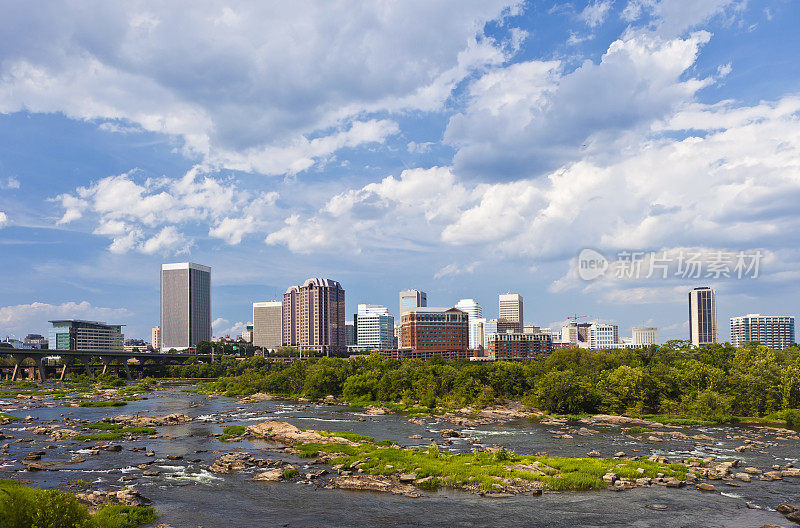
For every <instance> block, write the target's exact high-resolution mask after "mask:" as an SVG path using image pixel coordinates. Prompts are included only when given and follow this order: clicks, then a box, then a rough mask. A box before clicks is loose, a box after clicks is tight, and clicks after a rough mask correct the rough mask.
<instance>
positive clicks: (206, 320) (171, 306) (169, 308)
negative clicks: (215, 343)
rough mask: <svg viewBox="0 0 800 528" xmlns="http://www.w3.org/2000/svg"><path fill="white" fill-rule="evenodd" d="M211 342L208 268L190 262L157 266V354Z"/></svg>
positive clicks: (209, 274)
mask: <svg viewBox="0 0 800 528" xmlns="http://www.w3.org/2000/svg"><path fill="white" fill-rule="evenodd" d="M200 341H211V268H209V267H208V266H201V265H200V264H194V263H192V262H180V263H175V264H163V265H162V266H161V350H170V349H172V348H174V349H177V350H185V349H187V348H191V347H194V346H196V345H197V343H199V342H200Z"/></svg>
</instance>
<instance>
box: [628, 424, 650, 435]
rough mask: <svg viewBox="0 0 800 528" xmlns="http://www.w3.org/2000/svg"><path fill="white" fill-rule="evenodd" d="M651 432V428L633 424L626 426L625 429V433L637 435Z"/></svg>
mask: <svg viewBox="0 0 800 528" xmlns="http://www.w3.org/2000/svg"><path fill="white" fill-rule="evenodd" d="M651 432H652V429H648V428H647V427H641V426H639V425H634V426H633V427H628V428H627V429H625V434H626V435H638V434H644V433H651Z"/></svg>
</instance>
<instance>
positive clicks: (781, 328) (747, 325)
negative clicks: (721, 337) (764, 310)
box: [731, 314, 795, 350]
mask: <svg viewBox="0 0 800 528" xmlns="http://www.w3.org/2000/svg"><path fill="white" fill-rule="evenodd" d="M751 341H758V342H759V343H761V344H762V345H764V346H767V347H769V348H772V349H774V350H783V349H784V348H786V347H788V346H791V345H792V344H794V342H795V341H794V317H792V316H790V315H761V314H747V315H742V316H739V317H731V344H732V345H733V346H735V347H740V346H744V345H746V344H747V343H750V342H751Z"/></svg>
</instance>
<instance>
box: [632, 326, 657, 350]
mask: <svg viewBox="0 0 800 528" xmlns="http://www.w3.org/2000/svg"><path fill="white" fill-rule="evenodd" d="M631 344H633V345H642V346H648V345H657V344H658V328H652V327H644V328H642V327H634V328H632V329H631Z"/></svg>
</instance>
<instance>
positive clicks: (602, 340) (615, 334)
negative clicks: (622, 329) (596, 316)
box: [586, 323, 619, 350]
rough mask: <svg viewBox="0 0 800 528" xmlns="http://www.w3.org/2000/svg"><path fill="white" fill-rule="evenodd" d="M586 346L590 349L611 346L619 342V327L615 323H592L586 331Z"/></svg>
mask: <svg viewBox="0 0 800 528" xmlns="http://www.w3.org/2000/svg"><path fill="white" fill-rule="evenodd" d="M586 341H587V342H588V347H589V348H590V349H592V350H603V349H605V348H612V345H616V344H618V343H619V327H618V326H617V325H611V324H603V323H592V324H590V325H589V328H588V331H587V339H586Z"/></svg>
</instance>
